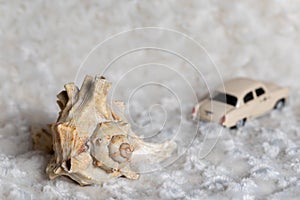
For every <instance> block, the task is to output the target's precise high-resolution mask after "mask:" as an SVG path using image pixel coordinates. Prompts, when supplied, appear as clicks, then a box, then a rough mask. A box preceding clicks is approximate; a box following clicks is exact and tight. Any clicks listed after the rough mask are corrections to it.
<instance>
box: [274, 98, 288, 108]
mask: <svg viewBox="0 0 300 200" xmlns="http://www.w3.org/2000/svg"><path fill="white" fill-rule="evenodd" d="M284 106H285V100H284V99H281V100H279V101H277V103H276V104H275V107H274V108H275V109H276V110H281V109H282V108H283V107H284Z"/></svg>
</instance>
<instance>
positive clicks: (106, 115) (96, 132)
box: [33, 76, 176, 185]
mask: <svg viewBox="0 0 300 200" xmlns="http://www.w3.org/2000/svg"><path fill="white" fill-rule="evenodd" d="M110 87H111V83H109V82H108V81H107V80H106V79H105V78H104V77H99V76H96V77H95V78H93V77H91V76H86V78H85V80H84V82H83V84H82V86H81V88H80V89H78V88H77V87H76V86H75V84H74V83H69V84H66V85H65V90H64V91H62V92H61V93H59V94H58V95H57V97H58V101H57V103H58V105H59V107H60V109H61V111H60V113H59V117H58V119H57V122H56V123H54V124H51V125H49V127H48V129H49V131H47V129H42V130H41V131H36V132H35V133H34V134H33V140H34V146H35V147H36V148H37V149H42V150H48V151H51V150H53V151H54V155H53V157H52V159H51V161H50V163H49V164H48V166H47V169H46V172H47V173H48V175H49V177H50V179H54V178H56V177H58V176H62V175H64V176H68V177H70V178H71V179H73V180H75V181H76V182H78V183H79V184H80V185H90V184H102V183H103V182H105V181H107V180H109V179H112V178H114V177H121V176H122V177H126V178H129V179H137V178H138V177H139V174H138V173H136V172H134V171H132V170H131V167H130V164H131V159H132V157H133V156H134V154H145V155H150V154H152V155H154V157H155V156H156V157H157V158H158V159H157V161H160V160H162V159H165V158H167V157H169V156H170V155H171V154H172V152H173V151H174V149H175V148H176V144H175V143H174V142H171V141H168V142H165V143H161V144H154V143H146V142H144V141H142V140H141V139H139V138H138V136H136V135H135V134H134V133H133V132H132V131H131V128H130V125H129V123H128V122H127V120H126V119H125V117H124V108H125V106H124V103H123V102H113V103H112V105H111V106H109V105H108V104H107V95H108V91H109V89H110ZM49 132H50V134H49ZM50 141H52V144H49V142H50ZM51 148H52V149H51Z"/></svg>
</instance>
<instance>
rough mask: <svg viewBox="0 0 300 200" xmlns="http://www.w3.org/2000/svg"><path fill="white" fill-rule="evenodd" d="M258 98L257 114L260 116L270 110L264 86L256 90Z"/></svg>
mask: <svg viewBox="0 0 300 200" xmlns="http://www.w3.org/2000/svg"><path fill="white" fill-rule="evenodd" d="M254 93H255V95H256V99H257V106H256V110H255V113H256V116H260V115H262V114H264V113H265V112H267V111H268V110H269V107H270V106H269V100H270V98H269V97H268V96H267V93H266V90H265V89H264V88H263V87H258V88H256V89H255V91H254Z"/></svg>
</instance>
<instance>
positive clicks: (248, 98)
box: [244, 92, 254, 103]
mask: <svg viewBox="0 0 300 200" xmlns="http://www.w3.org/2000/svg"><path fill="white" fill-rule="evenodd" d="M253 99H254V97H253V93H252V92H249V93H248V94H246V95H245V97H244V102H245V103H247V102H249V101H251V100H253Z"/></svg>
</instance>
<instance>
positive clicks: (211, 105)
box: [200, 99, 235, 123]
mask: <svg viewBox="0 0 300 200" xmlns="http://www.w3.org/2000/svg"><path fill="white" fill-rule="evenodd" d="M234 108H235V107H234V106H231V105H228V104H225V103H222V102H219V101H214V100H210V99H207V100H205V101H203V103H202V104H201V106H200V112H201V115H205V116H206V118H208V117H210V118H211V120H212V121H214V122H218V123H219V122H220V120H221V118H222V117H223V116H224V115H225V114H227V113H228V112H230V111H231V110H233V109H234ZM205 116H204V117H205Z"/></svg>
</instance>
